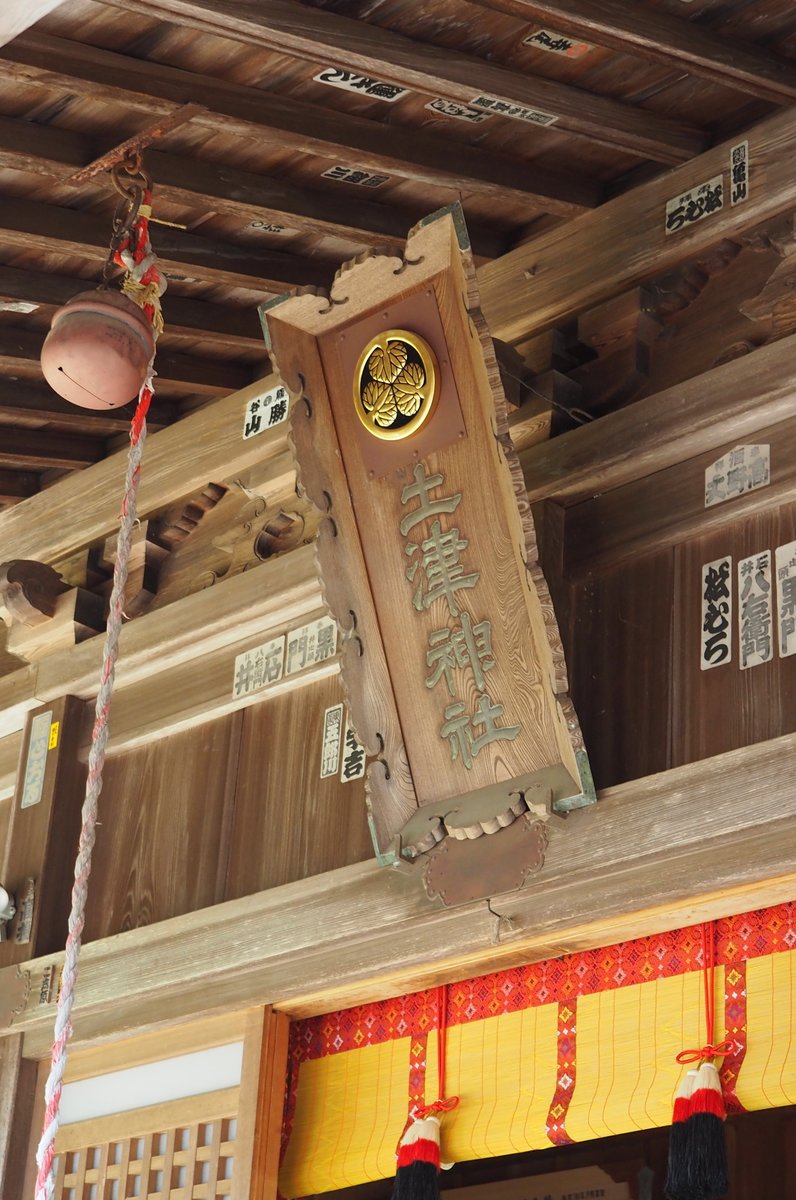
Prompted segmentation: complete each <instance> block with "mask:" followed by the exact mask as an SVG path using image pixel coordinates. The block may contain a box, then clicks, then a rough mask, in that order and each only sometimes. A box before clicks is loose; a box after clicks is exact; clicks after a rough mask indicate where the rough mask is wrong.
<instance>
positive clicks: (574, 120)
mask: <svg viewBox="0 0 796 1200" xmlns="http://www.w3.org/2000/svg"><path fill="white" fill-rule="evenodd" d="M105 3H109V4H113V5H115V6H117V7H121V8H124V10H125V11H127V12H129V11H131V10H132V11H135V12H141V13H144V14H145V15H146V16H149V17H158V18H160V19H161V20H163V21H169V22H171V23H172V24H178V25H185V26H188V27H189V28H191V29H197V30H200V31H204V32H206V33H215V34H219V35H221V36H224V37H227V38H232V39H234V40H235V41H241V42H245V43H247V44H250V45H253V46H259V47H261V48H263V49H266V50H272V51H274V52H275V53H279V54H290V55H292V56H293V57H295V58H302V59H306V60H308V61H309V62H312V63H317V62H318V60H319V56H320V55H326V56H327V57H328V58H329V59H330V60H331V61H333V62H336V63H339V64H340V65H341V66H344V67H347V68H350V69H351V70H354V71H364V72H365V73H366V74H368V75H375V76H377V77H378V78H381V79H385V80H388V81H390V82H393V83H399V84H401V85H402V86H404V87H408V88H414V89H415V90H417V91H420V92H423V93H425V94H427V95H430V96H442V97H444V98H445V99H448V100H455V101H458V102H459V103H465V104H467V103H470V102H471V101H472V100H473V99H474V97H476V96H478V95H479V94H481V93H486V94H488V95H490V96H494V97H495V98H497V99H499V100H502V101H505V102H507V103H509V104H518V105H523V106H524V107H529V108H534V109H536V110H541V111H542V112H545V113H549V114H551V115H553V116H555V117H556V118H557V122H556V125H555V129H556V131H557V132H560V131H566V132H568V133H571V134H577V135H579V136H581V137H586V138H590V139H592V140H593V141H596V142H600V143H601V144H603V145H607V146H613V147H615V148H618V149H622V150H627V151H628V152H629V153H631V154H636V155H638V156H639V157H640V158H651V159H653V160H655V161H657V162H664V163H676V162H682V161H683V160H685V159H688V158H690V157H691V156H692V155H693V154H696V153H698V151H699V150H700V149H701V148H702V147H703V146H704V144H705V138H704V136H703V135H702V134H701V133H700V132H699V130H698V129H695V128H694V127H693V126H689V125H686V124H683V123H682V122H679V121H673V120H670V119H668V118H666V117H659V116H657V115H655V114H653V113H650V112H645V111H642V110H640V109H635V108H632V107H631V106H630V105H626V104H621V103H619V102H617V101H615V100H608V99H605V98H604V97H601V96H596V95H593V94H591V93H587V92H583V91H580V90H579V89H577V88H574V87H570V86H568V85H566V84H561V83H555V82H552V81H550V80H547V79H537V78H532V77H530V76H526V75H522V74H520V73H519V72H518V71H512V70H509V69H507V68H505V67H499V66H495V65H494V64H492V63H489V62H486V61H485V60H484V59H479V58H476V57H474V56H473V55H469V54H463V53H461V52H460V51H455V50H447V49H443V48H442V47H439V46H433V45H430V44H429V43H427V42H416V41H413V40H411V39H410V38H407V37H403V36H402V35H401V34H397V33H392V32H391V31H390V30H387V29H382V28H377V27H375V26H372V25H368V24H366V23H365V22H364V21H357V20H354V19H353V18H351V17H342V16H338V15H337V14H336V13H332V12H327V11H325V10H323V9H317V8H312V9H310V8H307V7H306V6H304V5H302V4H296V3H293V2H292V0H261V2H260V3H258V4H257V5H256V6H255V5H252V4H248V3H245V0H223V3H220V2H219V0H105Z"/></svg>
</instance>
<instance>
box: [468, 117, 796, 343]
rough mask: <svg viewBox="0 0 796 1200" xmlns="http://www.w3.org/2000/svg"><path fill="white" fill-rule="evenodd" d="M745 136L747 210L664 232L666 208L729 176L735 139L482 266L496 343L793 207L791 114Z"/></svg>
mask: <svg viewBox="0 0 796 1200" xmlns="http://www.w3.org/2000/svg"><path fill="white" fill-rule="evenodd" d="M743 136H744V138H745V139H748V141H749V155H750V195H749V199H748V200H747V201H746V202H745V203H743V204H736V205H735V206H734V207H733V206H731V205H729V204H726V205H725V207H724V208H723V209H722V210H721V211H719V212H717V213H714V214H713V215H712V216H711V217H709V218H707V219H706V220H703V221H697V222H695V223H694V224H693V225H691V226H690V227H689V228H688V229H684V230H681V231H680V232H679V233H675V234H669V235H667V234H666V233H665V230H664V216H665V207H666V201H667V200H669V199H671V198H672V197H675V196H678V195H680V194H681V193H682V192H685V191H687V190H688V189H689V188H693V187H695V186H697V185H698V184H700V183H704V182H705V181H707V180H709V179H711V178H713V177H714V176H715V175H718V174H720V173H721V172H726V171H727V170H728V163H729V155H730V150H731V147H732V146H733V145H734V144H735V143H736V142H737V141H738V138H737V137H736V138H733V139H732V141H730V142H722V143H721V144H720V145H718V146H714V147H712V148H711V149H710V150H706V151H705V152H704V153H703V154H701V155H699V156H698V157H696V158H692V159H691V161H690V162H688V163H686V164H684V165H683V166H680V167H676V168H675V169H674V170H672V171H668V172H666V174H664V175H661V176H658V177H657V178H655V179H653V180H651V181H649V182H647V183H642V184H640V185H639V186H638V187H635V188H633V189H632V190H631V191H629V192H627V193H626V194H625V195H623V196H619V197H617V198H616V199H614V200H610V201H608V203H606V204H602V205H601V206H600V207H599V208H598V209H596V210H595V211H593V212H590V213H584V214H583V215H582V216H580V217H576V218H574V220H572V221H568V222H567V223H566V224H565V225H563V226H559V227H558V228H556V229H553V230H551V231H550V232H549V233H545V234H541V235H540V236H539V237H537V238H532V239H531V240H530V241H529V242H526V243H525V244H524V245H522V246H519V247H517V249H516V250H511V251H510V252H509V253H508V254H504V255H503V257H502V258H500V259H497V260H496V261H495V262H493V263H488V264H486V265H484V266H483V267H482V268H481V271H480V275H479V283H480V287H481V298H482V305H483V309H484V316H485V317H486V319H487V321H488V323H489V328H490V330H491V332H492V336H493V337H497V338H500V339H501V340H502V341H505V342H511V343H515V342H520V341H522V340H523V339H525V338H529V337H530V336H531V335H532V334H533V333H536V332H541V331H542V330H544V329H548V328H550V326H552V325H555V324H556V322H557V321H561V320H564V319H566V318H571V317H572V316H573V315H574V314H576V313H578V312H581V311H583V309H586V308H590V307H591V306H592V305H595V304H598V303H599V302H600V301H601V300H606V299H608V298H609V297H610V296H615V295H617V294H618V293H619V292H621V291H624V290H625V288H628V287H631V286H632V285H634V284H636V283H641V282H643V281H644V280H645V279H648V278H650V277H651V276H653V275H658V274H661V273H662V272H664V271H667V270H669V269H670V268H672V267H674V266H677V265H678V264H679V263H681V262H684V261H685V260H686V259H688V258H691V257H693V256H694V255H695V254H698V253H699V252H700V251H701V250H703V249H704V248H705V247H707V246H710V245H712V244H714V243H715V242H717V241H719V240H720V239H721V238H723V237H732V236H733V235H735V234H738V233H740V232H742V231H743V230H745V229H750V228H752V227H753V226H754V225H757V224H759V223H760V222H762V221H765V220H767V219H768V218H769V217H773V216H776V215H778V214H779V213H782V212H785V211H787V210H788V209H790V208H793V206H794V205H796V178H794V175H793V171H792V170H791V167H790V163H791V158H792V155H793V152H794V148H795V147H796V115H794V112H793V109H787V110H786V111H784V112H781V113H777V114H776V115H775V116H773V117H769V118H767V119H766V120H765V121H761V122H760V124H759V125H756V126H753V127H752V129H750V130H748V131H747V132H745V133H744V135H743ZM617 230H621V231H622V236H621V237H619V236H617Z"/></svg>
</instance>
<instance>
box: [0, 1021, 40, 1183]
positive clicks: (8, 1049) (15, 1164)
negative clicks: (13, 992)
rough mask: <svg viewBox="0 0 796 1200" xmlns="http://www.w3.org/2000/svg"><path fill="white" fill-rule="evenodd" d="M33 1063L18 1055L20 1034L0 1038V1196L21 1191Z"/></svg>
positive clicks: (30, 1113) (30, 1115)
mask: <svg viewBox="0 0 796 1200" xmlns="http://www.w3.org/2000/svg"><path fill="white" fill-rule="evenodd" d="M37 1065H38V1064H37V1063H35V1062H33V1061H32V1060H30V1059H25V1058H23V1057H22V1034H17V1035H16V1036H14V1037H7V1038H3V1039H2V1040H0V1196H4V1197H5V1198H6V1200H17V1197H18V1196H19V1197H21V1196H22V1195H23V1191H24V1178H25V1168H26V1158H27V1150H28V1131H29V1129H30V1128H31V1125H32V1119H33V1107H34V1101H35V1093H36V1078H37Z"/></svg>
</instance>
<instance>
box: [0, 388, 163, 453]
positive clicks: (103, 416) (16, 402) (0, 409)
mask: <svg viewBox="0 0 796 1200" xmlns="http://www.w3.org/2000/svg"><path fill="white" fill-rule="evenodd" d="M176 416H177V407H176V405H175V404H174V403H172V402H171V401H169V400H164V399H163V397H162V396H158V397H155V399H154V400H153V401H152V404H151V405H150V409H149V412H148V413H147V419H146V423H147V429H148V431H149V432H150V433H156V432H157V431H158V430H159V429H163V428H164V427H165V426H166V425H169V424H171V422H172V421H173V420H174V419H175V417H176ZM0 425H14V426H16V428H17V429H26V428H27V429H40V428H41V427H42V426H43V425H46V426H47V428H48V429H61V430H66V431H67V432H68V431H69V430H75V431H77V432H80V433H87V434H88V435H89V436H91V437H108V438H109V437H118V436H119V434H125V433H126V432H127V431H128V429H129V426H130V413H129V411H128V410H127V409H126V408H115V409H112V410H111V411H109V412H97V411H95V410H93V409H88V408H78V407H77V406H76V405H74V404H69V403H67V401H66V400H62V399H61V397H60V396H56V394H55V392H51V391H50V390H49V388H47V387H45V386H41V387H38V386H37V385H36V384H34V383H30V382H28V381H27V380H22V379H13V380H12V379H3V378H2V377H0ZM0 436H2V435H0Z"/></svg>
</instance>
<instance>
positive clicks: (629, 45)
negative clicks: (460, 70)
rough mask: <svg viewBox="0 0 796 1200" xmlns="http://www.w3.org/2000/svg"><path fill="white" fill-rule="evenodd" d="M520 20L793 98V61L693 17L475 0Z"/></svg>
mask: <svg viewBox="0 0 796 1200" xmlns="http://www.w3.org/2000/svg"><path fill="white" fill-rule="evenodd" d="M475 3H476V4H479V5H480V6H481V7H482V8H490V9H494V10H495V11H496V12H505V13H511V14H512V16H516V17H519V18H520V19H521V20H524V21H537V22H538V21H547V22H549V23H550V24H551V26H552V28H553V29H555V30H561V31H562V32H564V33H569V34H574V35H575V36H577V37H582V38H585V39H587V40H588V41H592V42H596V43H598V44H599V45H600V46H608V47H610V48H611V49H612V50H619V51H621V52H622V53H624V54H633V55H637V56H638V57H639V58H645V59H649V60H650V61H651V62H657V63H662V64H663V66H666V67H670V68H671V69H672V70H673V71H677V72H680V73H681V72H683V71H687V72H688V74H689V75H696V76H698V77H700V78H702V79H709V80H710V81H711V82H712V83H719V84H722V85H723V86H724V87H731V88H737V89H738V91H741V92H745V93H746V94H747V95H749V96H756V97H757V98H758V99H760V100H770V101H772V102H773V103H775V104H788V103H790V102H792V101H793V100H796V63H794V62H789V61H788V60H787V59H784V58H777V57H776V56H775V55H773V54H772V53H771V52H770V51H769V50H763V49H758V48H757V47H755V46H748V45H746V46H743V45H741V44H740V43H739V42H733V41H729V40H728V39H727V38H724V37H721V36H719V35H718V34H716V33H713V32H711V30H709V29H706V28H705V27H704V25H702V24H699V23H698V22H697V21H695V20H686V19H684V18H683V17H679V16H674V15H671V14H670V13H666V12H659V11H658V10H657V9H654V8H649V7H647V6H646V5H645V6H643V7H641V6H639V5H638V4H627V3H624V2H623V0H475Z"/></svg>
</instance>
